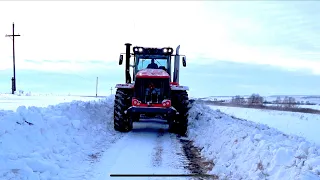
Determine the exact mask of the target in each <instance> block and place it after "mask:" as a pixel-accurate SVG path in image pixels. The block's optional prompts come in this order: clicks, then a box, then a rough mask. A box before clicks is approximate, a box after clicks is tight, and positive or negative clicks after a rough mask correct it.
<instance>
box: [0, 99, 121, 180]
mask: <svg viewBox="0 0 320 180" xmlns="http://www.w3.org/2000/svg"><path fill="white" fill-rule="evenodd" d="M112 109H113V97H108V98H107V99H104V100H99V101H96V102H95V101H91V102H90V101H89V102H83V101H73V102H71V103H61V104H58V105H55V106H49V107H48V108H41V107H29V108H26V107H25V106H20V107H19V108H18V109H17V110H16V112H14V111H4V110H1V111H0V123H1V126H0V179H32V180H39V179H64V180H67V179H86V178H90V177H93V174H90V171H91V170H90V168H91V165H90V164H91V162H92V161H95V160H97V159H98V158H99V155H100V153H102V152H101V151H102V150H103V149H105V148H106V146H107V145H108V143H111V142H112V141H115V140H116V139H117V138H119V137H120V135H119V134H116V133H115V132H114V130H113V122H112V121H111V119H112V116H113V111H112Z"/></svg>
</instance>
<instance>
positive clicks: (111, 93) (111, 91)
mask: <svg viewBox="0 0 320 180" xmlns="http://www.w3.org/2000/svg"><path fill="white" fill-rule="evenodd" d="M110 90H111V95H112V87H111V88H110Z"/></svg>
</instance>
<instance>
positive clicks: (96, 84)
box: [96, 77, 98, 97]
mask: <svg viewBox="0 0 320 180" xmlns="http://www.w3.org/2000/svg"><path fill="white" fill-rule="evenodd" d="M96 97H98V77H97V81H96Z"/></svg>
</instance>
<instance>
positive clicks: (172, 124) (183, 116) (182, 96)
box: [168, 91, 189, 136]
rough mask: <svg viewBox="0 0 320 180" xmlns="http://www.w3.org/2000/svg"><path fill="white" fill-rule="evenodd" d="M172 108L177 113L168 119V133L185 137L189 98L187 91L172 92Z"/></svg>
mask: <svg viewBox="0 0 320 180" xmlns="http://www.w3.org/2000/svg"><path fill="white" fill-rule="evenodd" d="M171 102H172V106H173V107H174V108H176V110H177V111H178V112H179V114H177V115H173V116H172V117H169V119H168V124H169V131H170V132H172V133H176V134H179V135H181V136H185V135H186V133H187V129H188V116H189V113H188V112H189V97H188V93H187V91H172V98H171Z"/></svg>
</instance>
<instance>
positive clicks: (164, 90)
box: [134, 78, 170, 103]
mask: <svg viewBox="0 0 320 180" xmlns="http://www.w3.org/2000/svg"><path fill="white" fill-rule="evenodd" d="M134 87H135V88H134V89H135V94H134V97H135V98H137V99H138V100H139V101H141V102H142V103H147V102H150V103H161V102H162V101H163V100H164V99H168V98H169V96H170V81H169V79H162V78H157V79H150V78H136V81H135V86H134Z"/></svg>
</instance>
